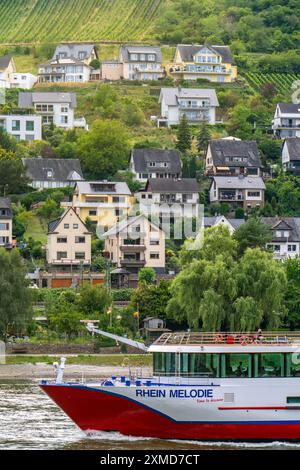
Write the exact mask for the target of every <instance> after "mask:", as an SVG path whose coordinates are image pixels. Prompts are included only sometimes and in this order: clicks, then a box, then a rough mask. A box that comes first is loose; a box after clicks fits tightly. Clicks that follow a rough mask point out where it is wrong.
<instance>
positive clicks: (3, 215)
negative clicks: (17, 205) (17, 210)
mask: <svg viewBox="0 0 300 470" xmlns="http://www.w3.org/2000/svg"><path fill="white" fill-rule="evenodd" d="M12 218H13V215H12V208H11V202H10V199H8V198H6V197H0V247H4V248H12Z"/></svg>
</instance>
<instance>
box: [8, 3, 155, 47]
mask: <svg viewBox="0 0 300 470" xmlns="http://www.w3.org/2000/svg"><path fill="white" fill-rule="evenodd" d="M163 2H164V0H130V1H128V0H1V7H0V43H16V42H52V41H53V42H56V41H72V40H76V41H100V40H104V39H105V40H118V41H125V40H126V41H128V40H144V39H146V38H147V37H149V35H150V33H151V31H152V29H153V26H154V24H155V21H156V19H157V18H158V16H159V13H160V8H161V6H162V4H163Z"/></svg>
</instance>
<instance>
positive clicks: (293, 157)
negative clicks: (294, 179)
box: [281, 137, 300, 176]
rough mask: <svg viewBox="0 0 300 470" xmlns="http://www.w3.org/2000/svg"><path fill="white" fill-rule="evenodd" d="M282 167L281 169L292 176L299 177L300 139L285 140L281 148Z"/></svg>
mask: <svg viewBox="0 0 300 470" xmlns="http://www.w3.org/2000/svg"><path fill="white" fill-rule="evenodd" d="M281 158H282V166H283V169H284V170H285V171H287V172H289V173H292V174H293V175H294V176H299V175H300V138H299V137H290V138H289V139H285V141H284V144H283V146H282V153H281Z"/></svg>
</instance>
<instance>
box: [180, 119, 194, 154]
mask: <svg viewBox="0 0 300 470" xmlns="http://www.w3.org/2000/svg"><path fill="white" fill-rule="evenodd" d="M191 145H192V137H191V131H190V127H189V123H188V120H187V117H186V115H185V114H183V115H182V118H181V119H180V122H179V125H178V130H177V142H176V148H178V150H179V151H180V152H181V153H182V154H186V153H187V152H188V151H189V150H190V148H191Z"/></svg>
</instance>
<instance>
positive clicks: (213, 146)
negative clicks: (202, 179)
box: [205, 139, 262, 176]
mask: <svg viewBox="0 0 300 470" xmlns="http://www.w3.org/2000/svg"><path fill="white" fill-rule="evenodd" d="M261 168H262V163H261V158H260V153H259V149H258V147H257V142H255V140H236V139H218V140H210V141H209V143H208V146H207V151H206V157H205V170H206V174H207V175H215V176H218V175H232V176H238V175H248V176H250V175H251V176H261Z"/></svg>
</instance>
